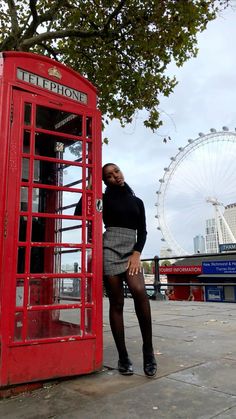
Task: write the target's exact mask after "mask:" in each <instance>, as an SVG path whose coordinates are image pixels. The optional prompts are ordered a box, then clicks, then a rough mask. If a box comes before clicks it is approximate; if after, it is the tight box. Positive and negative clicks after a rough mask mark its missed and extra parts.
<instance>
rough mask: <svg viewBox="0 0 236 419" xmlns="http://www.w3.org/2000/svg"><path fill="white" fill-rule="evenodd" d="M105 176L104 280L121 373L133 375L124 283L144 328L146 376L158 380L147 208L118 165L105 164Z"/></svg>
mask: <svg viewBox="0 0 236 419" xmlns="http://www.w3.org/2000/svg"><path fill="white" fill-rule="evenodd" d="M102 175H103V181H104V183H105V185H106V186H107V188H106V190H105V193H104V196H103V221H104V225H105V229H106V231H105V233H104V235H103V263H104V281H105V287H106V290H107V295H108V298H109V302H110V311H109V314H110V325H111V330H112V334H113V337H114V340H115V343H116V347H117V350H118V354H119V361H118V370H119V372H120V373H121V374H123V375H132V374H133V365H132V362H131V360H130V358H129V355H128V351H127V348H126V344H125V333H124V320H123V308H124V290H123V280H124V281H125V282H126V284H127V285H128V287H129V290H130V292H131V294H132V297H133V300H134V306H135V312H136V315H137V318H138V321H139V326H140V329H141V334H142V339H143V369H144V373H145V374H146V375H147V376H148V377H154V376H155V374H156V371H157V364H156V360H155V357H154V352H153V344H152V323H151V311H150V303H149V299H148V296H147V293H146V289H145V284H144V277H143V273H142V268H141V261H140V255H141V252H142V250H143V247H144V244H145V241H146V234H147V232H146V219H145V209H144V205H143V202H142V201H141V199H139V198H137V197H136V196H135V194H134V192H133V191H132V189H131V188H130V187H129V186H128V185H127V183H125V180H124V176H123V173H122V172H121V170H120V169H119V167H118V166H117V165H116V164H114V163H108V164H105V166H103V170H102Z"/></svg>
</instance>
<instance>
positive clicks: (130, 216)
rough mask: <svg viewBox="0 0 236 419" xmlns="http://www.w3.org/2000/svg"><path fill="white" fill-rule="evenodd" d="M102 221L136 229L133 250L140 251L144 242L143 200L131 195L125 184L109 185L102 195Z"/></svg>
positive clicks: (113, 225) (145, 233) (112, 225)
mask: <svg viewBox="0 0 236 419" xmlns="http://www.w3.org/2000/svg"><path fill="white" fill-rule="evenodd" d="M103 222H104V225H105V228H107V227H124V228H130V229H131V230H136V231H137V240H136V243H135V245H134V250H137V251H138V252H140V253H141V252H142V250H143V247H144V245H145V242H146V236H147V231H146V217H145V209H144V205H143V201H142V200H141V199H139V198H137V197H136V196H135V195H133V193H132V191H131V189H130V188H129V186H128V185H127V184H125V185H124V186H112V187H111V186H109V187H107V189H106V192H105V194H104V195H103Z"/></svg>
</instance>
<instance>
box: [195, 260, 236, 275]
mask: <svg viewBox="0 0 236 419" xmlns="http://www.w3.org/2000/svg"><path fill="white" fill-rule="evenodd" d="M202 273H203V274H216V275H217V274H218V275H219V274H236V260H222V261H219V260H211V261H209V262H202Z"/></svg>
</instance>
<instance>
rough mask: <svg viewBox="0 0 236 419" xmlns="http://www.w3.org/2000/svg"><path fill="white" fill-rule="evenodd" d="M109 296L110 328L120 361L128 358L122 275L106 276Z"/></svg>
mask: <svg viewBox="0 0 236 419" xmlns="http://www.w3.org/2000/svg"><path fill="white" fill-rule="evenodd" d="M104 282H105V287H106V292H107V296H108V298H109V302H110V310H109V317H110V326H111V331H112V334H113V337H114V340H115V344H116V347H117V350H118V353H119V358H120V360H125V359H126V358H128V352H127V349H126V345H125V333H124V319H123V308H124V291H123V278H122V276H121V275H115V276H106V277H105V279H104Z"/></svg>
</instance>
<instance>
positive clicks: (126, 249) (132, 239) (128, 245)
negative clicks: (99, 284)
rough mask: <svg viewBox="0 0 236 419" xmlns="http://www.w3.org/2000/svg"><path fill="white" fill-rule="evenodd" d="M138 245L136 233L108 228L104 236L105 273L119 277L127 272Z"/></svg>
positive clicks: (124, 229)
mask: <svg viewBox="0 0 236 419" xmlns="http://www.w3.org/2000/svg"><path fill="white" fill-rule="evenodd" d="M135 243H136V231H135V230H131V229H130V228H123V227H108V228H107V229H106V231H105V233H104V234H103V273H104V275H118V274H121V273H123V272H125V271H126V270H127V264H128V258H129V256H130V255H131V254H132V252H133V248H134V245H135Z"/></svg>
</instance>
